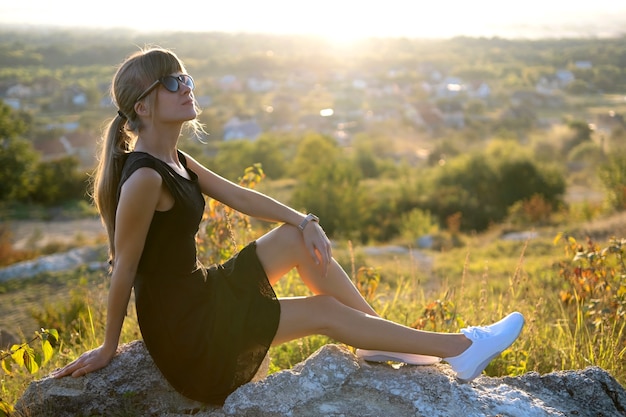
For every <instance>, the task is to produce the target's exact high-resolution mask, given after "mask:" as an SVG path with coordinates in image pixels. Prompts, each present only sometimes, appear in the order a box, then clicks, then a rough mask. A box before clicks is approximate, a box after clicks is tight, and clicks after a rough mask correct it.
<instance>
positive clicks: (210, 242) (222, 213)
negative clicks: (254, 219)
mask: <svg viewBox="0 0 626 417" xmlns="http://www.w3.org/2000/svg"><path fill="white" fill-rule="evenodd" d="M264 177H265V174H264V173H263V169H262V168H261V165H260V164H255V165H253V166H250V167H248V168H246V169H245V171H244V175H243V176H242V177H240V178H239V185H241V186H242V187H247V188H254V187H256V185H257V184H258V183H259V182H261V180H262V179H263V178H264ZM203 223H204V229H203V230H202V233H201V234H200V235H199V236H198V238H197V243H198V256H199V257H201V259H202V260H203V261H205V262H207V263H208V264H216V263H221V262H223V261H225V260H226V259H228V258H230V257H231V256H233V255H234V254H235V253H236V252H237V251H239V250H240V249H241V248H242V244H239V243H237V235H240V236H243V237H244V238H246V237H248V236H250V235H251V233H252V232H251V225H250V219H249V217H248V216H246V215H244V214H242V213H239V212H237V211H235V210H233V209H232V208H230V207H228V206H226V205H224V204H222V203H220V202H218V201H216V200H213V199H210V200H209V201H208V206H207V208H206V210H205V212H204V217H203ZM241 240H242V241H244V239H241ZM246 240H247V239H246Z"/></svg>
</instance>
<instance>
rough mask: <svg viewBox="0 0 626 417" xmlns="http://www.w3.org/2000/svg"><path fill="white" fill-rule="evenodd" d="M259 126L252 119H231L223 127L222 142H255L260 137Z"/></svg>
mask: <svg viewBox="0 0 626 417" xmlns="http://www.w3.org/2000/svg"><path fill="white" fill-rule="evenodd" d="M261 133H262V130H261V126H259V124H258V123H257V121H256V119H254V118H245V119H240V118H239V117H233V118H231V119H230V120H229V121H228V122H226V124H225V125H224V136H223V138H224V140H225V141H229V140H236V139H248V140H256V139H258V137H259V136H260V135H261Z"/></svg>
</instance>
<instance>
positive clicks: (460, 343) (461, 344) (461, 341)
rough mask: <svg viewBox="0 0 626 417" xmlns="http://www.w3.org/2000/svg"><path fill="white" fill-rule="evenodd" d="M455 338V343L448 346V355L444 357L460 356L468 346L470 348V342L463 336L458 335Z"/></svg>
mask: <svg viewBox="0 0 626 417" xmlns="http://www.w3.org/2000/svg"><path fill="white" fill-rule="evenodd" d="M455 336H456V340H455V343H453V344H452V345H451V346H450V352H449V353H450V354H449V355H447V356H446V357H448V358H453V357H455V356H459V355H461V354H462V353H463V352H465V351H466V350H467V349H468V348H469V347H470V346H472V341H471V340H469V339H468V338H467V337H466V336H465V335H464V334H462V333H459V334H458V335H455Z"/></svg>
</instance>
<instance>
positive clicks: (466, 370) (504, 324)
mask: <svg viewBox="0 0 626 417" xmlns="http://www.w3.org/2000/svg"><path fill="white" fill-rule="evenodd" d="M522 327H524V316H523V315H522V314H521V313H518V312H514V313H511V314H509V315H508V316H506V317H505V318H503V319H502V320H500V321H499V322H497V323H494V324H492V325H491V326H484V327H468V328H466V329H461V333H463V334H464V335H465V337H467V338H468V339H469V340H471V341H472V344H471V346H470V347H469V348H467V349H466V350H465V351H464V352H463V353H461V354H460V355H458V356H454V357H451V358H443V360H445V361H446V362H448V363H449V364H450V366H452V369H453V370H454V371H455V372H456V375H457V378H458V379H460V380H461V381H464V382H467V381H471V380H472V379H474V378H476V377H477V376H478V375H480V374H481V373H482V371H483V370H484V369H485V368H486V367H487V365H489V362H491V360H492V359H493V358H495V357H496V356H498V355H499V354H500V353H502V351H503V350H505V349H506V348H508V347H509V346H511V345H512V344H513V342H515V339H517V337H518V336H519V334H520V332H521V331H522Z"/></svg>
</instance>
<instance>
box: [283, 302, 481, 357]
mask: <svg viewBox="0 0 626 417" xmlns="http://www.w3.org/2000/svg"><path fill="white" fill-rule="evenodd" d="M280 303H281V315H280V323H279V325H278V331H277V333H276V337H275V339H274V344H280V343H284V342H286V341H289V340H292V339H297V338H301V337H304V336H307V335H311V334H323V335H326V336H328V337H331V338H333V339H335V340H338V341H340V342H342V343H346V344H348V345H351V346H356V347H359V348H364V349H376V350H386V351H394V352H405V353H413V354H422V355H432V356H438V357H451V356H456V355H459V354H461V353H462V352H463V351H465V350H466V349H467V348H468V347H469V346H470V345H471V342H470V341H469V340H468V339H467V338H466V337H465V336H464V335H462V334H460V333H454V334H453V333H434V332H425V331H421V330H415V329H412V328H410V327H406V326H402V325H400V324H397V323H394V322H391V321H388V320H385V319H382V318H380V317H375V316H371V315H368V314H366V313H363V312H362V311H359V310H356V309H354V308H351V307H348V306H346V305H345V304H343V303H341V302H339V301H338V300H336V299H335V298H333V297H331V296H325V295H321V296H313V297H299V298H287V299H281V300H280Z"/></svg>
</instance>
